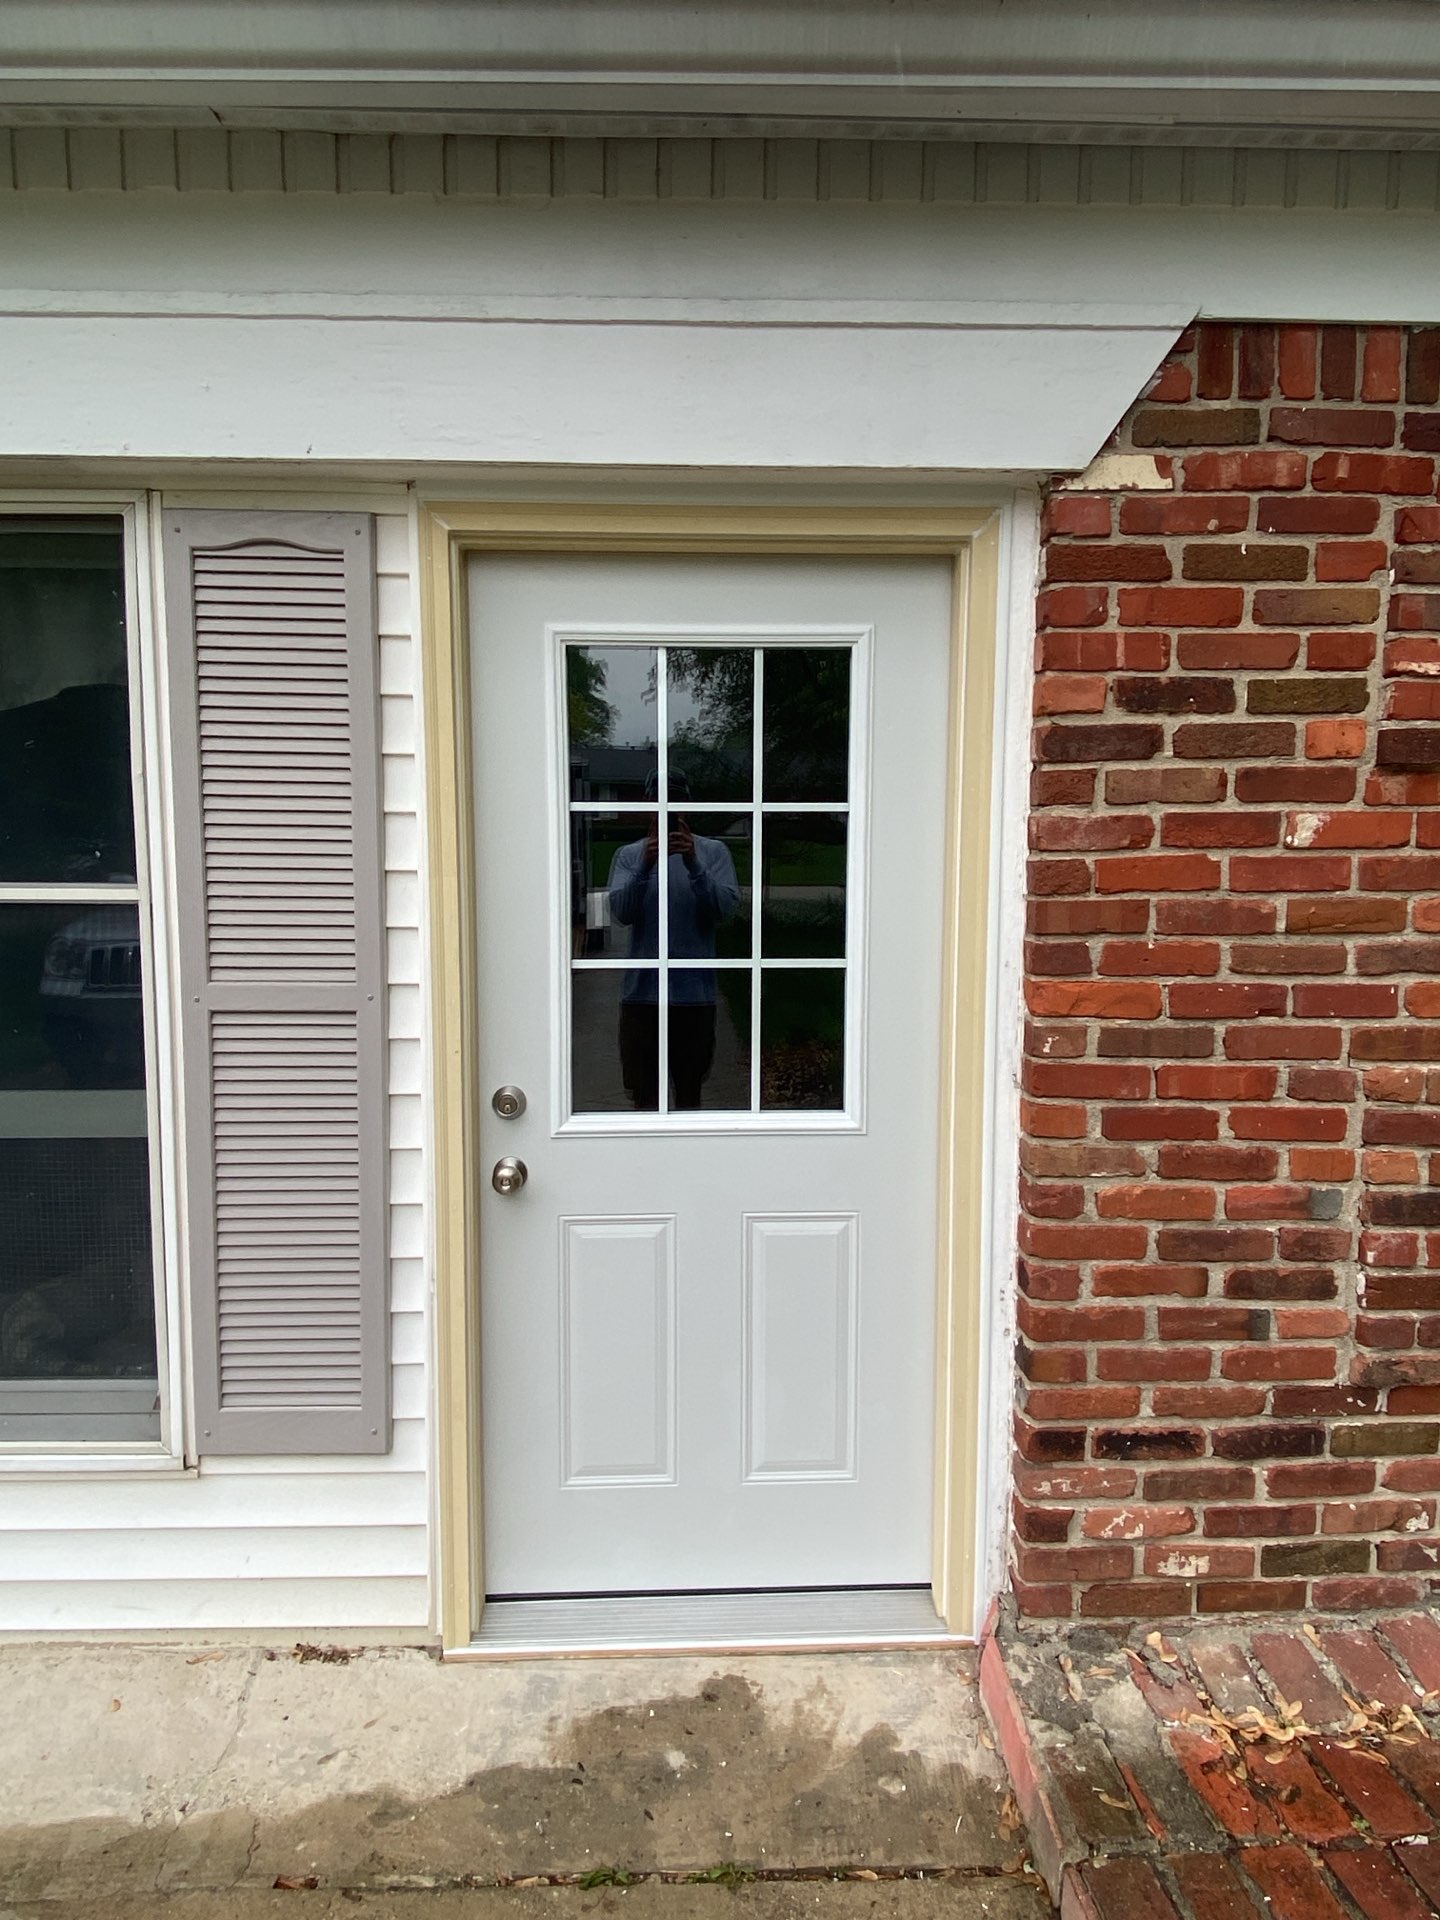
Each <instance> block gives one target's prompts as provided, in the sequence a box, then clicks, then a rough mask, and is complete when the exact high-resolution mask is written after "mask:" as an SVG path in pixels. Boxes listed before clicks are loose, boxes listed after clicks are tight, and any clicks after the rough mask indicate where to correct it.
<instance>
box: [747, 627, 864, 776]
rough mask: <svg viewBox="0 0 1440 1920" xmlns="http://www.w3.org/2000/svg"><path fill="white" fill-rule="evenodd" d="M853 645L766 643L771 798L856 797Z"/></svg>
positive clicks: (767, 759)
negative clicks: (852, 750) (852, 727)
mask: <svg viewBox="0 0 1440 1920" xmlns="http://www.w3.org/2000/svg"><path fill="white" fill-rule="evenodd" d="M850 654H851V649H850V648H849V647H766V649H765V689H764V696H763V705H764V709H765V715H764V733H765V782H764V790H763V792H764V798H765V799H766V800H829V801H836V800H841V801H843V800H848V799H849V797H850Z"/></svg>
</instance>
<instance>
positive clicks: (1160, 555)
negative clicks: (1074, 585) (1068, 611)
mask: <svg viewBox="0 0 1440 1920" xmlns="http://www.w3.org/2000/svg"><path fill="white" fill-rule="evenodd" d="M1045 578H1046V580H1047V581H1056V580H1168V579H1169V578H1170V556H1169V554H1168V553H1167V552H1166V551H1165V549H1164V547H1161V546H1145V545H1143V544H1137V543H1135V542H1133V541H1130V542H1125V541H1115V542H1110V543H1107V544H1106V545H1104V546H1079V547H1068V546H1059V547H1057V546H1050V547H1047V548H1046V551H1045ZM1122 617H1123V616H1122Z"/></svg>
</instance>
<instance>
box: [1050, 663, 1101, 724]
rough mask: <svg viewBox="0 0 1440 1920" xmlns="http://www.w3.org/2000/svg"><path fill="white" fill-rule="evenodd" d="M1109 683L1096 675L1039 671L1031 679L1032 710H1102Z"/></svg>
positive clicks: (1096, 711)
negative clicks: (1033, 690)
mask: <svg viewBox="0 0 1440 1920" xmlns="http://www.w3.org/2000/svg"><path fill="white" fill-rule="evenodd" d="M1108 692H1109V682H1108V681H1106V680H1105V679H1104V678H1103V677H1102V676H1101V675H1099V674H1067V673H1043V674H1041V675H1040V676H1039V677H1038V678H1037V679H1036V682H1035V697H1034V702H1033V707H1034V711H1035V712H1036V713H1037V714H1047V713H1103V712H1104V711H1105V700H1106V696H1107V694H1108Z"/></svg>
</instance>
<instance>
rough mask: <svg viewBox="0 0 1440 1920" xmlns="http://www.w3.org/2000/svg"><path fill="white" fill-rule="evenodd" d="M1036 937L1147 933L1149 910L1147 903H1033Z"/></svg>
mask: <svg viewBox="0 0 1440 1920" xmlns="http://www.w3.org/2000/svg"><path fill="white" fill-rule="evenodd" d="M1026 919H1027V922H1028V925H1029V928H1030V931H1031V932H1032V933H1143V932H1144V931H1145V928H1146V927H1147V926H1148V924H1149V920H1150V913H1149V908H1148V906H1147V905H1146V903H1145V902H1144V901H1143V900H1077V899H1075V898H1073V897H1072V898H1070V899H1065V898H1063V897H1062V898H1059V899H1054V900H1032V901H1031V902H1030V904H1029V907H1028V908H1027V910H1026Z"/></svg>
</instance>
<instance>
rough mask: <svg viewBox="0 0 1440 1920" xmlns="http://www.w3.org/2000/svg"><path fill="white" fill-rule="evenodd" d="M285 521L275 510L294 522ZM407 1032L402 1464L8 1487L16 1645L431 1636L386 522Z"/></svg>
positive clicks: (409, 887) (407, 811)
mask: <svg viewBox="0 0 1440 1920" xmlns="http://www.w3.org/2000/svg"><path fill="white" fill-rule="evenodd" d="M278 504H279V503H278V502H277V505H278ZM376 536H377V545H376V552H377V574H378V581H377V585H378V596H379V600H378V604H379V625H380V635H381V639H380V683H381V708H382V743H383V752H384V786H383V803H384V831H385V868H386V878H385V895H386V915H385V918H386V956H387V957H386V974H387V1003H388V1012H389V1032H390V1041H389V1048H390V1065H389V1083H390V1084H389V1094H388V1109H389V1143H390V1209H389V1237H390V1246H389V1257H390V1281H391V1338H392V1367H393V1374H392V1380H393V1402H394V1443H393V1446H392V1449H391V1451H390V1453H389V1454H386V1455H382V1456H378V1457H374V1458H368V1457H354V1456H351V1457H326V1458H317V1459H308V1458H273V1459H249V1458H229V1459H217V1460H211V1461H206V1462H205V1463H204V1464H203V1465H202V1467H201V1469H200V1471H199V1473H198V1475H191V1476H188V1477H180V1476H175V1477H161V1476H151V1477H145V1478H142V1477H139V1476H136V1477H134V1478H126V1477H119V1476H116V1475H115V1474H113V1473H103V1474H102V1473H94V1474H87V1473H85V1472H84V1471H83V1469H77V1470H76V1471H75V1472H74V1473H73V1474H66V1475H65V1476H63V1477H60V1478H55V1477H51V1478H48V1479H46V1480H43V1481H38V1480H31V1481H26V1480H19V1479H16V1480H11V1481H6V1480H5V1479H4V1478H3V1477H0V1632H12V1633H13V1632H19V1633H26V1632H40V1631H52V1630H69V1631H72V1632H73V1631H95V1632H99V1631H106V1630H124V1629H130V1630H135V1631H142V1632H143V1631H147V1630H149V1631H157V1632H158V1631H164V1630H169V1629H185V1628H191V1629H196V1630H205V1631H211V1630H215V1631H219V1630H223V1629H226V1628H236V1629H240V1628H252V1629H265V1628H275V1629H276V1630H278V1631H281V1632H288V1631H292V1630H293V1631H295V1632H300V1631H307V1632H308V1631H317V1630H321V1629H324V1628H326V1627H335V1628H342V1627H343V1628H348V1629H363V1628H395V1629H401V1630H408V1631H413V1632H415V1633H416V1634H417V1635H419V1634H421V1633H423V1632H424V1631H425V1630H426V1628H427V1626H428V1623H429V1582H428V1534H427V1520H428V1506H429V1502H428V1478H427V1468H428V1440H427V1433H426V1391H425V1376H426V1369H425V1352H426V1342H427V1331H426V1292H427V1288H426V1261H425V1239H426V1235H425V1201H424V1196H425V1190H426V1163H425V1145H424V1142H425V1125H424V1111H423V1097H424V1096H423V1079H422V1074H421V1065H420V1062H421V1041H420V1021H421V978H422V974H421V900H422V886H421V877H420V875H421V860H422V855H421V830H420V775H419V769H418V762H417V746H418V726H419V694H418V686H419V661H418V651H419V650H418V647H417V645H416V635H415V594H414V589H413V581H412V573H411V563H410V529H409V523H408V522H407V520H406V519H405V517H404V516H403V515H399V514H390V515H382V516H380V517H379V518H378V519H377V522H376Z"/></svg>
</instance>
